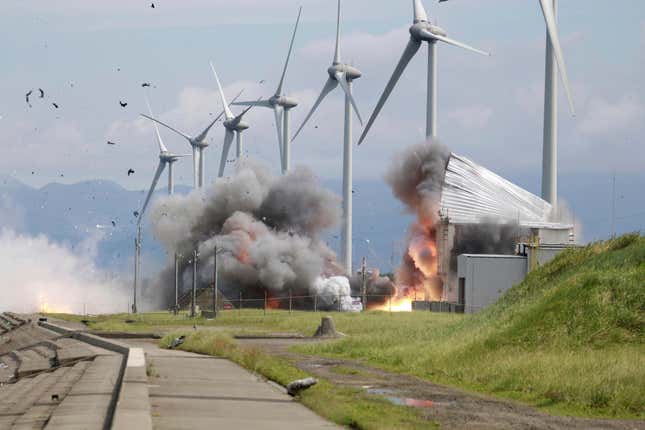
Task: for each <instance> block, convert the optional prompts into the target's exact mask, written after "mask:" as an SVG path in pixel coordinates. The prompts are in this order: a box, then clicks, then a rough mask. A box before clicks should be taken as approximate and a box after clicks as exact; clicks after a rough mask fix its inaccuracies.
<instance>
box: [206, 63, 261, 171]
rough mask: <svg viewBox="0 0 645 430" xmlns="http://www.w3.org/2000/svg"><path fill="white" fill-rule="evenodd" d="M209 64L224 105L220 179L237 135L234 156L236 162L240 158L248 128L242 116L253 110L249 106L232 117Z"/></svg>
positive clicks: (213, 68)
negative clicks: (243, 137)
mask: <svg viewBox="0 0 645 430" xmlns="http://www.w3.org/2000/svg"><path fill="white" fill-rule="evenodd" d="M210 64H211V70H212V71H213V75H214V76H215V80H216V81H217V89H218V91H219V95H220V98H221V99H222V104H223V105H224V118H225V120H224V129H225V130H226V133H225V134H224V146H223V147H222V158H221V159H220V164H219V173H218V176H219V177H220V178H221V177H222V176H224V169H225V168H226V159H227V157H228V151H229V150H230V149H231V144H232V143H233V138H234V137H235V136H236V135H237V148H236V156H237V161H238V162H239V160H240V159H241V158H242V151H243V147H242V132H243V131H244V130H247V129H248V128H249V125H248V124H247V123H245V122H244V121H242V118H244V115H245V114H246V113H247V112H248V111H250V110H251V109H253V106H254V105H251V106H249V107H248V108H246V109H244V111H242V113H241V114H239V115H237V116H235V115H233V112H231V108H230V107H229V105H228V103H227V102H226V96H224V90H222V84H221V83H220V81H219V77H218V76H217V72H216V71H215V66H213V63H210ZM236 98H237V97H236Z"/></svg>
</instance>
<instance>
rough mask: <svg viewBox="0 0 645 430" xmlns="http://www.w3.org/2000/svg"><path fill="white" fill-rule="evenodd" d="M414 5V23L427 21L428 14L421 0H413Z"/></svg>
mask: <svg viewBox="0 0 645 430" xmlns="http://www.w3.org/2000/svg"><path fill="white" fill-rule="evenodd" d="M412 7H413V8H414V23H415V24H416V23H417V22H421V21H425V22H428V14H427V13H426V9H425V8H424V7H423V3H421V0H412Z"/></svg>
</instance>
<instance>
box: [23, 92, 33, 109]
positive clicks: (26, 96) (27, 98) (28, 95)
mask: <svg viewBox="0 0 645 430" xmlns="http://www.w3.org/2000/svg"><path fill="white" fill-rule="evenodd" d="M33 92H34V90H29V92H28V93H27V94H25V100H26V101H27V104H28V105H29V107H31V103H29V97H31V95H32V94H33Z"/></svg>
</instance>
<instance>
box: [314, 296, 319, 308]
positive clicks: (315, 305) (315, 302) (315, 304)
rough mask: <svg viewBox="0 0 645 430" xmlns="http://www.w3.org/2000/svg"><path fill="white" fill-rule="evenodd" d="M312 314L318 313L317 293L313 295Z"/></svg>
mask: <svg viewBox="0 0 645 430" xmlns="http://www.w3.org/2000/svg"><path fill="white" fill-rule="evenodd" d="M314 312H318V293H316V294H315V295H314Z"/></svg>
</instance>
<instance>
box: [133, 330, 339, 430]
mask: <svg viewBox="0 0 645 430" xmlns="http://www.w3.org/2000/svg"><path fill="white" fill-rule="evenodd" d="M127 342H128V343H130V344H131V345H133V346H137V347H141V348H143V349H144V350H145V351H146V360H147V362H148V363H149V364H152V367H153V368H154V370H155V375H152V376H150V377H149V378H148V382H149V390H150V402H151V411H152V421H153V425H154V428H155V429H161V430H165V429H195V428H231V429H233V428H249V429H251V428H252V429H280V430H290V429H294V430H295V429H329V428H338V427H337V426H336V425H334V424H332V423H330V422H328V421H326V420H324V419H323V418H321V417H319V416H318V415H316V414H315V413H313V412H312V411H311V410H309V409H307V408H306V407H304V406H303V405H302V404H300V403H298V402H296V401H294V400H293V399H292V398H291V397H289V396H287V395H286V394H284V393H282V392H280V391H279V390H277V389H276V388H274V387H273V386H271V385H270V384H268V383H266V382H265V381H263V380H261V379H259V378H258V377H256V376H254V375H252V374H251V373H249V372H247V371H246V370H244V369H242V368H241V367H239V366H237V365H236V364H234V363H232V362H230V361H228V360H222V359H217V358H211V357H205V356H201V355H198V354H191V353H186V352H182V351H169V350H161V349H159V348H158V347H157V346H156V344H155V343H154V342H144V341H135V340H130V341H127Z"/></svg>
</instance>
